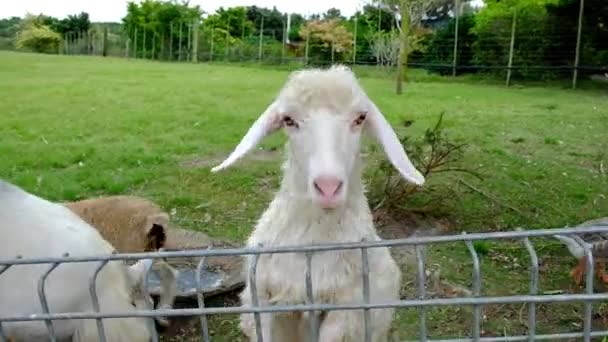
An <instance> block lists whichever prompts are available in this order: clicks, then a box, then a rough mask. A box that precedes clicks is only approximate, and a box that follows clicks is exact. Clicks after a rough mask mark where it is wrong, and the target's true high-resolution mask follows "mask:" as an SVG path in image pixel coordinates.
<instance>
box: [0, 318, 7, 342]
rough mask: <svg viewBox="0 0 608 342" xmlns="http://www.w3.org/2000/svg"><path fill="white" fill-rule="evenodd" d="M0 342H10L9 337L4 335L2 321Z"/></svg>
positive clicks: (0, 323) (0, 324) (0, 322)
mask: <svg viewBox="0 0 608 342" xmlns="http://www.w3.org/2000/svg"><path fill="white" fill-rule="evenodd" d="M0 342H8V337H7V336H6V334H5V333H4V328H2V321H0Z"/></svg>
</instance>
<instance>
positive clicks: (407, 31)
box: [379, 0, 441, 94]
mask: <svg viewBox="0 0 608 342" xmlns="http://www.w3.org/2000/svg"><path fill="white" fill-rule="evenodd" d="M379 1H380V3H381V4H382V5H384V6H386V7H387V8H389V9H391V10H392V11H393V12H394V13H395V18H396V19H395V20H400V23H399V24H398V25H396V26H397V28H398V29H399V37H400V38H399V41H400V45H399V61H398V63H397V77H396V81H397V86H396V90H395V91H396V92H397V94H401V93H402V92H403V78H404V76H405V73H406V71H407V59H408V55H409V53H410V51H411V47H412V45H413V44H412V43H413V42H414V41H415V40H414V39H413V38H414V35H413V33H414V32H415V29H416V28H418V27H419V26H420V24H421V23H422V19H423V18H424V17H425V16H426V14H427V13H428V12H429V11H430V10H431V9H432V8H434V7H435V6H436V5H437V3H438V2H439V1H441V0H379Z"/></svg>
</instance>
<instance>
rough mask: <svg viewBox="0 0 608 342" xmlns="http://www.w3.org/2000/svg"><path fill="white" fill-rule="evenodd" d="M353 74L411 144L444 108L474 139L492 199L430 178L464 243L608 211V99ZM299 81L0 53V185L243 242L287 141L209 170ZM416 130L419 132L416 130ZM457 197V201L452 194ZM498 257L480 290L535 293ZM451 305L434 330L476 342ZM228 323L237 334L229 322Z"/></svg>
mask: <svg viewBox="0 0 608 342" xmlns="http://www.w3.org/2000/svg"><path fill="white" fill-rule="evenodd" d="M357 71H360V72H361V75H367V77H362V80H361V81H362V84H363V86H364V88H365V89H366V90H367V91H368V93H369V95H370V97H371V98H372V99H373V100H374V101H375V102H376V103H377V104H378V106H379V107H380V108H381V110H382V111H383V112H384V114H385V115H386V116H387V118H388V119H389V121H390V122H391V123H392V124H393V125H394V127H395V128H396V129H397V130H398V131H399V133H400V134H407V135H408V136H411V137H413V138H415V137H418V136H420V135H421V134H422V133H423V132H424V130H425V129H427V128H429V127H430V126H432V125H433V124H434V123H435V121H436V120H437V117H438V115H439V114H440V113H442V112H444V113H445V118H444V120H445V127H446V130H447V133H448V134H449V135H450V137H452V138H453V139H454V140H456V141H461V142H464V143H466V144H468V148H467V150H466V154H465V155H464V156H463V158H462V159H461V160H459V164H460V165H462V166H465V167H469V168H475V169H477V170H478V172H479V173H481V175H482V178H483V179H482V180H479V179H477V178H474V177H472V176H468V175H460V176H458V177H459V178H461V179H463V180H466V182H467V184H470V185H473V187H475V188H476V189H477V190H480V191H473V190H471V189H470V188H468V187H463V185H462V184H461V183H459V182H457V181H456V178H455V176H449V175H445V176H437V177H433V178H432V179H430V180H429V182H428V186H429V188H432V189H433V191H436V192H439V193H440V194H441V192H442V191H444V190H442V189H450V192H447V190H446V196H445V197H446V200H445V203H442V207H443V208H444V209H446V208H447V210H443V211H442V212H441V214H439V215H440V216H445V218H446V219H448V220H449V221H450V222H451V224H452V227H453V229H454V230H455V232H460V231H464V230H466V231H487V230H502V229H513V228H515V227H518V226H521V227H529V228H540V227H545V228H549V227H562V226H566V225H576V224H578V223H581V222H582V221H585V220H588V219H593V218H598V217H601V216H607V213H608V199H607V198H606V196H608V191H607V189H608V176H607V175H606V172H608V155H607V153H608V152H607V151H608V150H607V149H608V96H607V95H606V92H603V93H602V92H601V91H597V90H596V91H582V90H580V91H572V90H565V89H559V88H542V87H512V88H505V87H502V86H496V85H487V84H485V85H484V84H474V83H471V82H465V81H464V80H463V81H462V82H459V80H452V81H449V82H447V81H444V80H442V79H440V78H438V77H433V78H430V80H429V81H424V82H423V81H420V82H414V83H409V84H407V86H406V91H405V94H403V95H400V96H398V95H395V94H394V91H393V82H392V79H389V78H386V77H379V76H375V75H374V74H375V73H373V72H370V70H367V69H360V70H359V69H358V70H357ZM287 74H288V71H286V70H272V69H268V68H264V69H259V68H254V67H240V66H230V65H209V64H198V65H191V64H176V63H173V64H169V63H158V62H149V61H140V60H125V59H111V58H107V59H102V58H96V57H74V56H71V57H65V56H45V55H34V54H23V53H11V52H0V80H1V81H0V94H2V97H1V99H0V156H1V158H0V160H1V162H0V178H3V179H6V180H8V181H10V182H13V183H15V184H17V185H19V186H22V187H24V188H25V189H27V190H28V191H31V192H34V193H36V194H38V195H40V196H43V197H46V198H49V199H51V200H56V201H67V200H75V199H79V198H86V197H90V196H98V195H108V194H136V195H141V196H145V197H148V198H150V199H153V200H155V201H157V202H158V203H160V204H161V205H162V206H163V207H165V208H166V209H167V210H168V211H171V212H172V213H173V215H174V219H175V221H176V222H177V223H178V224H179V225H181V226H183V227H186V228H189V229H197V230H201V231H204V232H206V233H208V234H209V235H211V236H214V237H221V238H224V239H228V240H232V241H236V242H241V241H243V240H244V239H245V238H246V237H247V235H248V234H249V232H250V231H251V228H252V226H253V224H254V222H255V220H256V218H257V217H258V216H259V215H260V214H261V212H262V211H263V210H264V207H265V206H266V205H267V203H268V201H269V200H270V199H271V197H272V194H273V191H274V190H275V189H276V188H277V186H278V182H279V179H280V170H279V168H278V166H279V162H280V159H281V154H280V151H281V150H280V147H281V145H282V144H283V142H284V141H285V138H284V137H283V136H281V135H277V136H274V137H272V138H271V139H268V140H267V141H265V142H264V143H263V144H262V148H261V151H259V153H257V154H255V155H253V156H251V157H249V158H247V160H246V161H245V160H244V161H243V162H241V163H239V164H238V165H236V166H235V167H234V168H233V169H231V170H230V171H225V172H223V173H219V174H210V172H209V168H210V167H211V166H213V165H215V163H217V162H219V161H221V159H222V158H223V157H225V156H226V155H227V153H229V152H230V150H231V148H233V147H234V146H235V144H236V143H238V141H239V139H240V137H241V136H242V135H243V134H244V133H245V131H246V130H247V128H248V127H249V125H250V124H251V123H252V122H253V120H254V119H255V118H256V117H257V115H258V114H259V113H260V112H261V111H262V110H263V109H264V108H265V107H266V106H267V104H268V103H269V102H270V101H271V100H272V98H273V96H274V95H275V94H276V92H277V91H278V90H279V88H280V87H281V85H282V83H283V82H284V80H285V77H286V76H287ZM406 120H412V121H413V123H412V125H411V126H409V127H404V125H403V122H404V121H406ZM277 148H278V151H279V152H276V151H275V150H277ZM454 191H456V193H457V194H458V196H448V194H452V193H454ZM543 246H544V245H543ZM487 248H489V249H490V253H489V254H488V255H489V256H492V257H489V258H487V262H485V261H484V264H483V265H482V266H483V267H484V268H485V270H486V271H487V272H486V273H489V274H490V275H489V277H488V278H486V279H485V282H486V283H487V284H486V283H484V286H485V287H484V288H487V289H488V291H490V292H492V291H494V290H495V291H496V292H501V289H503V290H505V289H504V283H505V281H509V280H513V281H515V280H517V281H518V283H521V287H518V286H514V287H510V288H509V289H508V291H507V292H511V291H516V290H518V289H521V290H523V291H524V292H525V289H526V286H527V280H526V279H527V278H526V277H527V271H526V267H525V265H524V264H522V265H521V266H520V267H519V268H518V267H510V268H508V269H504V270H503V269H502V268H501V269H500V271H498V270H497V269H496V268H495V267H497V265H498V264H500V263H501V262H502V263H503V264H504V260H502V259H500V258H499V257H498V256H497V255H500V256H506V257H507V258H517V257H520V259H521V258H522V257H523V258H524V259H525V254H522V253H523V252H522V251H521V250H520V249H517V248H515V247H513V246H508V245H504V246H498V245H489V247H487ZM545 252H546V253H547V262H548V265H554V266H555V267H552V266H549V267H548V268H547V272H546V273H545V274H543V276H546V277H549V278H548V280H547V281H546V284H547V287H548V288H556V287H560V286H561V287H563V286H567V284H568V279H567V270H568V268H567V267H564V266H560V264H567V265H572V264H573V261H572V260H571V259H569V258H568V257H567V256H566V253H567V252H565V249H563V248H561V247H557V246H552V245H547V246H546V250H545ZM430 257H431V258H432V259H433V260H436V261H437V262H440V261H442V262H443V263H444V265H461V266H458V267H454V268H453V269H451V270H450V271H445V270H444V274H446V276H447V277H450V278H453V279H456V280H458V279H460V280H462V281H463V282H465V283H466V280H465V278H468V274H470V272H469V271H464V269H463V267H464V268H466V267H468V266H470V265H469V264H470V261H468V259H467V258H468V257H467V255H466V249H464V248H460V247H459V248H452V249H450V248H449V247H445V246H444V247H439V248H437V249H433V250H432V251H431V253H430ZM499 259H500V260H499ZM467 263H469V264H467ZM511 264H512V263H511ZM501 267H502V266H501ZM519 280H521V281H519ZM486 285H487V286H486ZM505 291H506V290H505ZM450 310H451V309H450ZM450 310H447V311H446V310H443V309H442V310H436V311H437V312H435V311H433V312H432V313H431V317H435V318H436V319H437V320H436V322H437V323H436V324H431V325H430V326H429V327H430V328H434V327H436V326H437V327H436V329H438V330H437V331H440V332H443V333H448V332H449V333H453V334H456V335H460V334H466V330H463V331H464V332H463V331H461V330H459V328H460V327H462V326H464V325H463V324H464V323H462V322H454V321H460V317H459V316H462V315H460V314H459V313H458V312H459V311H457V309H454V310H456V311H450ZM463 310H464V309H463ZM467 310H468V309H467ZM505 310H506V311H505ZM572 310H578V307H567V308H564V310H563V311H564V312H567V313H568V315H566V314H564V317H561V316H560V317H558V318H556V319H555V321H557V323H556V322H553V321H551V322H552V323H551V324H552V325H550V326H548V327H556V326H557V327H567V326H569V324H570V323H571V322H570V321H573V322H575V323H576V322H579V321H580V317H579V316H580V315H577V313H580V312H578V311H572ZM519 311H520V308H514V309H513V310H507V309H504V308H503V311H500V310H499V311H498V313H497V314H496V315H497V316H496V317H494V318H496V319H495V320H494V321H492V322H489V323H488V324H487V330H488V331H490V332H492V333H497V332H499V333H500V332H502V331H503V330H504V331H505V333H507V330H509V331H508V332H509V333H510V332H512V331H518V329H521V327H519V328H518V324H519V323H517V322H516V321H517V320H521V317H519V318H517V317H515V316H513V317H511V316H509V315H511V314H513V313H515V314H517V313H518V312H519ZM507 312H508V314H506V313H507ZM503 316H504V317H503ZM566 316H567V317H566ZM400 317H401V318H400V320H399V323H398V324H403V325H404V326H407V327H408V328H410V329H407V330H410V331H411V334H410V335H408V336H410V337H411V336H416V328H415V322H414V319H415V312H413V313H410V314H408V313H403V314H401V313H400ZM505 317H506V318H505ZM514 317H515V318H514ZM439 319H442V322H452V323H453V324H452V327H453V328H454V329H445V327H444V328H442V327H441V326H440V325H442V324H440V321H438V320H439ZM564 319H565V320H570V321H568V323H567V324H566V323H564V322H563V320H564ZM577 319H578V320H577ZM501 320H504V321H505V322H509V323H508V324H507V323H504V322H503V323H501V322H502V321H501ZM220 322H224V321H220ZM225 322H231V323H230V324H224V325H227V326H228V328H227V329H232V330H234V324H233V321H225ZM410 322H412V323H411V324H410ZM461 323H462V324H461ZM467 324H468V323H467ZM548 324H549V323H548ZM576 324H578V323H576ZM443 326H445V324H443ZM218 329H220V330H221V329H222V328H221V327H220V328H218ZM566 330H567V329H566Z"/></svg>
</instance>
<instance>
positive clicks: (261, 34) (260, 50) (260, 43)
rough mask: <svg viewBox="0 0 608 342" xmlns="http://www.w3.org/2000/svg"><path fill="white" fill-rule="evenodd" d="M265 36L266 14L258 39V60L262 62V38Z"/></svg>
mask: <svg viewBox="0 0 608 342" xmlns="http://www.w3.org/2000/svg"><path fill="white" fill-rule="evenodd" d="M263 36H264V16H262V23H261V25H260V38H259V41H258V61H259V62H260V63H262V38H263Z"/></svg>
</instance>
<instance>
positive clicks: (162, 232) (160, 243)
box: [145, 213, 169, 250]
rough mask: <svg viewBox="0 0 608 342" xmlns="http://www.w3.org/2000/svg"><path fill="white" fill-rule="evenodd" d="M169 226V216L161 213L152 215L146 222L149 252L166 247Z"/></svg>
mask: <svg viewBox="0 0 608 342" xmlns="http://www.w3.org/2000/svg"><path fill="white" fill-rule="evenodd" d="M168 226H169V215H167V214H166V213H160V214H155V215H150V216H148V217H147V220H146V228H145V229H146V244H147V246H146V247H147V250H148V249H149V250H158V249H159V248H162V247H164V246H165V242H166V241H167V232H166V227H168Z"/></svg>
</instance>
